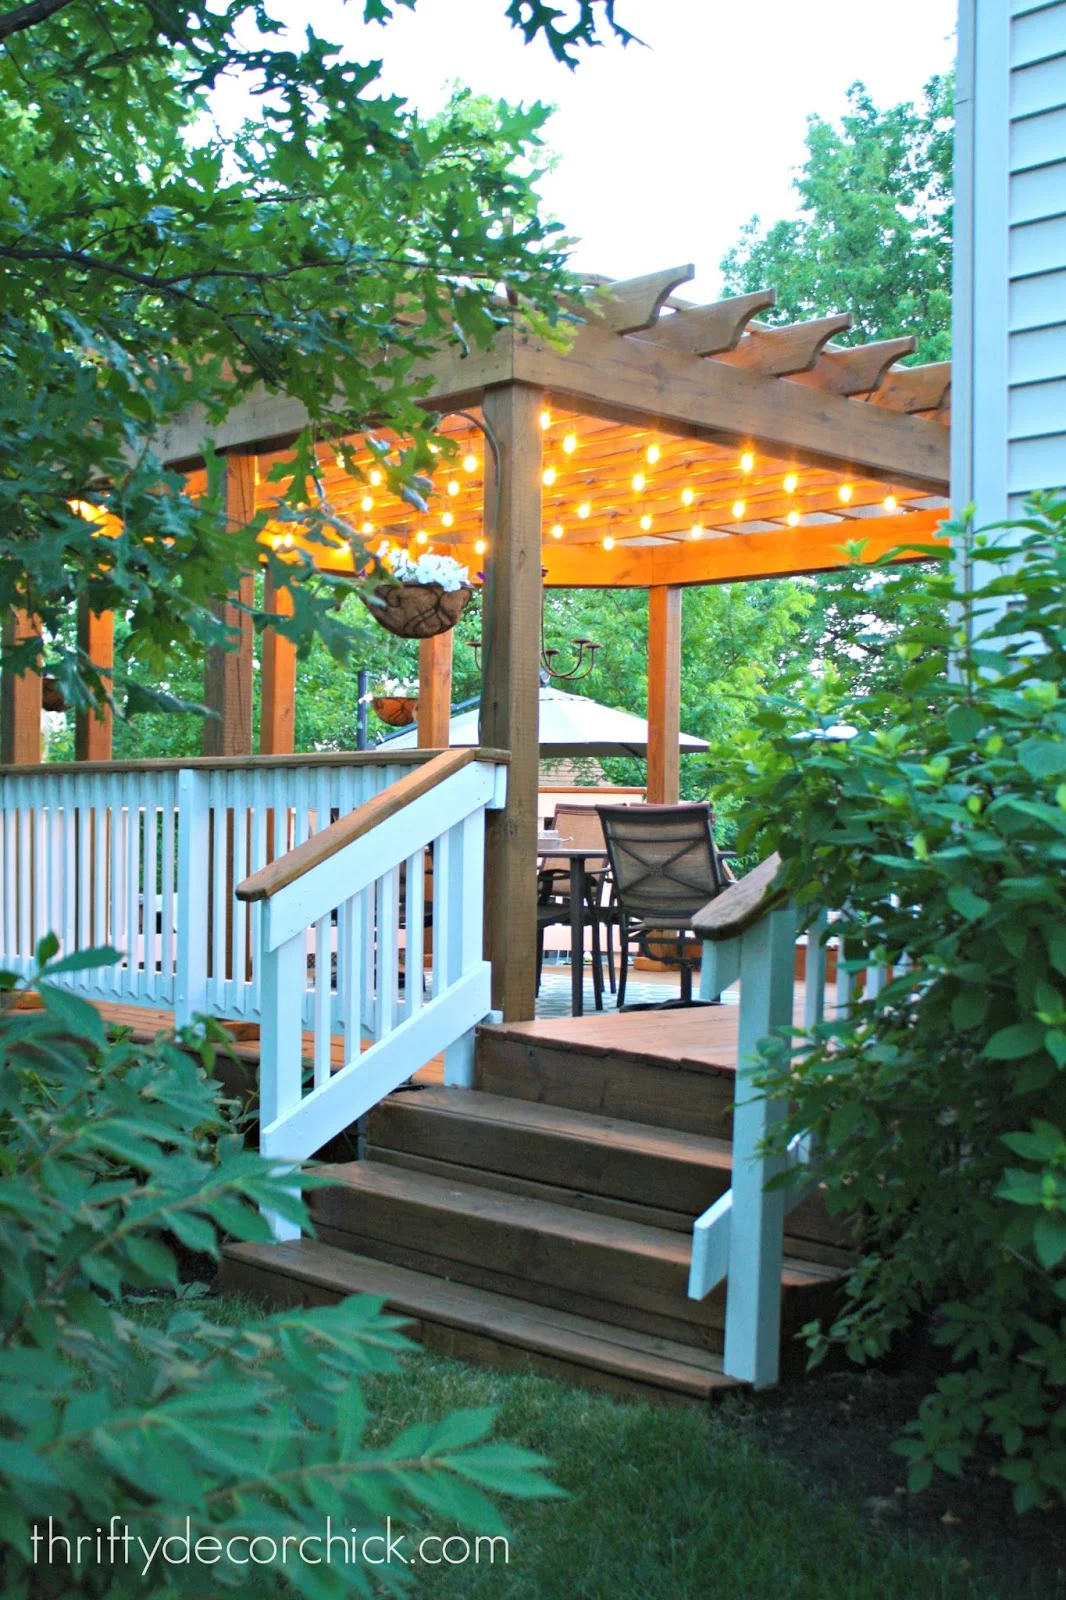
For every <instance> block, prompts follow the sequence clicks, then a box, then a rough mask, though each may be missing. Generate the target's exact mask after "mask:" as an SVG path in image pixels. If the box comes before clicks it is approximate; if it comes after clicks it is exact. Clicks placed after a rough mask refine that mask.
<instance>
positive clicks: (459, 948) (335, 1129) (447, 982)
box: [237, 750, 506, 1239]
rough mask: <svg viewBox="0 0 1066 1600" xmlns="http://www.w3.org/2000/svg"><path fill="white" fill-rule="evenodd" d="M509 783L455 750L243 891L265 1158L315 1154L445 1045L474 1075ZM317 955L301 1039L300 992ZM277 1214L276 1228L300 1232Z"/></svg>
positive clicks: (493, 764) (449, 1057)
mask: <svg viewBox="0 0 1066 1600" xmlns="http://www.w3.org/2000/svg"><path fill="white" fill-rule="evenodd" d="M505 779H506V767H505V766H504V765H502V764H501V763H500V761H499V758H497V759H492V758H491V757H489V756H487V754H486V753H484V752H479V751H477V750H451V751H447V752H445V753H443V754H442V755H439V756H437V757H435V758H434V760H433V761H431V762H430V763H428V764H427V765H426V766H425V767H424V768H423V769H422V770H421V771H416V772H413V773H410V774H408V775H407V776H406V777H405V778H403V779H401V780H400V781H399V782H397V783H395V784H393V785H392V786H391V787H390V788H388V789H386V790H383V791H382V792H381V793H379V794H378V795H377V796H376V798H374V799H373V800H370V801H368V802H366V803H365V804H364V805H363V806H361V807H360V808H358V809H357V810H355V811H353V812H352V813H350V814H349V815H347V816H345V817H342V818H341V819H339V820H338V821H337V822H335V823H333V824H332V826H331V827H330V828H328V829H327V830H326V831H325V832H324V833H322V834H320V835H318V836H316V837H314V838H312V839H309V840H308V841H306V843H304V844H303V845H301V846H300V847H299V848H297V849H295V850H292V851H290V852H289V854H288V855H286V856H284V857H282V858H280V859H278V860H276V861H275V862H274V863H273V865H271V866H268V867H266V868H264V869H262V870H261V871H259V872H258V873H256V874H254V875H253V876H251V877H249V878H248V879H247V880H246V881H245V882H244V883H242V884H241V885H240V886H239V888H238V890H237V893H238V896H239V898H240V900H241V901H242V903H244V904H247V905H248V906H249V907H250V908H251V909H252V910H254V911H255V912H256V913H257V924H256V925H257V929H258V938H259V944H258V956H259V973H260V1008H261V1017H262V1022H261V1033H260V1075H259V1084H260V1148H261V1150H262V1152H263V1154H264V1155H267V1156H271V1157H273V1158H276V1159H277V1160H278V1161H279V1162H281V1163H284V1164H288V1163H292V1164H294V1165H295V1164H296V1163H298V1162H300V1161H302V1160H304V1159H305V1158H306V1157H307V1156H309V1155H311V1154H313V1153H314V1152H315V1151H316V1150H319V1149H321V1148H322V1146H323V1145H324V1144H326V1143H327V1142H328V1141H329V1140H330V1139H332V1138H334V1137H336V1135H338V1134H339V1133H341V1132H343V1131H344V1130H345V1129H346V1128H349V1127H350V1126H351V1125H352V1124H353V1123H355V1122H356V1121H357V1120H358V1119H359V1118H360V1117H362V1116H364V1115H365V1114H366V1113H367V1112H368V1111H369V1110H370V1109H371V1108H372V1107H373V1106H375V1105H376V1104H377V1103H378V1101H380V1100H382V1099H384V1097H385V1096H386V1095H387V1094H390V1093H391V1092H392V1091H393V1089H395V1088H396V1087H397V1086H398V1085H399V1084H401V1083H402V1082H404V1080H405V1079H406V1078H408V1077H410V1076H411V1074H412V1073H413V1072H415V1071H416V1070H417V1069H418V1068H419V1067H421V1066H423V1065H424V1064H425V1063H426V1062H428V1061H429V1060H431V1059H432V1058H433V1057H434V1056H437V1055H441V1054H442V1055H443V1056H444V1077H445V1082H446V1083H452V1084H457V1085H462V1086H469V1085H470V1084H471V1083H472V1082H473V1059H474V1029H475V1027H476V1025H477V1024H478V1023H479V1022H481V1021H483V1020H484V1018H485V1017H486V1015H487V1014H488V1011H489V1007H490V1005H491V998H490V996H491V967H490V964H489V962H488V961H486V960H485V959H484V954H483V949H482V921H483V904H484V886H485V813H486V811H488V810H492V809H498V808H499V807H501V806H502V805H503V801H504V794H505ZM427 861H431V863H432V893H431V895H427V887H426V867H427ZM427 905H428V906H429V907H430V909H429V911H428V913H427V910H426V908H427ZM427 933H428V934H429V935H430V938H429V940H428V941H427V940H426V937H425V936H426V934H427ZM309 954H310V956H311V957H313V960H312V961H311V962H310V963H309ZM427 956H428V958H429V968H428V972H427ZM309 965H310V967H311V983H312V986H313V988H312V1005H311V1019H310V1034H311V1037H310V1039H309V1040H306V1041H305V1037H304V1015H303V1008H302V1007H301V1006H300V1005H298V1004H294V1003H293V997H294V996H298V995H300V994H301V993H303V992H305V990H306V989H307V987H308V981H309V980H308V968H309ZM323 980H324V981H323ZM337 1016H339V1017H340V1019H341V1029H340V1037H341V1053H340V1056H339V1058H338V1057H337V1056H336V1055H335V1052H334V1038H333V1035H334V1033H335V1032H336V1029H335V1026H334V1024H333V1021H332V1019H333V1018H334V1017H337ZM368 1022H369V1024H370V1025H369V1027H368V1026H367V1025H366V1024H367V1023H368ZM367 1034H369V1036H370V1038H371V1040H372V1042H371V1043H370V1044H369V1045H368V1047H367V1048H363V1045H364V1043H365V1040H366V1035H367ZM270 1220H271V1224H272V1226H273V1228H274V1232H275V1236H276V1237H277V1238H279V1239H283V1238H292V1237H295V1235H296V1231H297V1230H295V1229H294V1228H293V1227H292V1226H291V1225H290V1224H288V1223H287V1222H285V1221H284V1220H283V1219H281V1218H280V1217H277V1216H272V1217H271V1219H270Z"/></svg>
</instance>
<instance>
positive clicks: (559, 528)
mask: <svg viewBox="0 0 1066 1600" xmlns="http://www.w3.org/2000/svg"><path fill="white" fill-rule="evenodd" d="M562 536H563V525H562V523H561V522H555V523H553V524H552V538H553V539H561V538H562Z"/></svg>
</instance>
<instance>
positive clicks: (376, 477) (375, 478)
mask: <svg viewBox="0 0 1066 1600" xmlns="http://www.w3.org/2000/svg"><path fill="white" fill-rule="evenodd" d="M370 481H371V483H372V484H373V485H374V488H375V489H377V488H380V486H381V473H380V472H379V471H378V469H377V467H375V468H374V470H373V472H372V473H371V474H370Z"/></svg>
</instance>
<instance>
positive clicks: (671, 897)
mask: <svg viewBox="0 0 1066 1600" xmlns="http://www.w3.org/2000/svg"><path fill="white" fill-rule="evenodd" d="M596 809H597V811H598V813H599V816H600V820H601V822H602V824H603V832H604V838H605V841H606V844H607V853H608V856H609V857H610V863H611V871H612V873H613V876H614V883H615V892H616V893H617V895H618V898H619V900H620V901H621V903H622V910H623V912H624V914H625V916H626V917H627V918H632V919H633V920H635V921H638V922H643V923H645V924H647V925H650V926H652V927H675V928H676V927H688V926H689V922H690V919H691V918H692V917H694V916H695V914H696V912H697V911H699V910H700V909H701V907H703V906H705V905H706V904H707V902H708V900H713V899H714V897H715V895H716V894H718V893H719V892H720V891H721V889H722V888H723V886H724V879H723V876H722V870H721V864H720V862H719V859H718V852H717V851H716V850H715V847H714V837H713V835H712V833H711V808H710V806H709V805H703V804H696V805H677V806H655V805H652V806H597V808H596Z"/></svg>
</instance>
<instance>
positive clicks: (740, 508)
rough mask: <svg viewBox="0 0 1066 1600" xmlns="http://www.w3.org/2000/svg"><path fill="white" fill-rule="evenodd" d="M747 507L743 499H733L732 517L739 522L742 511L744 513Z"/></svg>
mask: <svg viewBox="0 0 1066 1600" xmlns="http://www.w3.org/2000/svg"><path fill="white" fill-rule="evenodd" d="M747 509H748V508H747V506H746V505H745V504H744V502H743V500H734V501H733V516H734V519H735V520H736V521H737V522H739V521H740V519H741V517H742V516H743V515H744V513H745V511H746V510H747Z"/></svg>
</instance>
